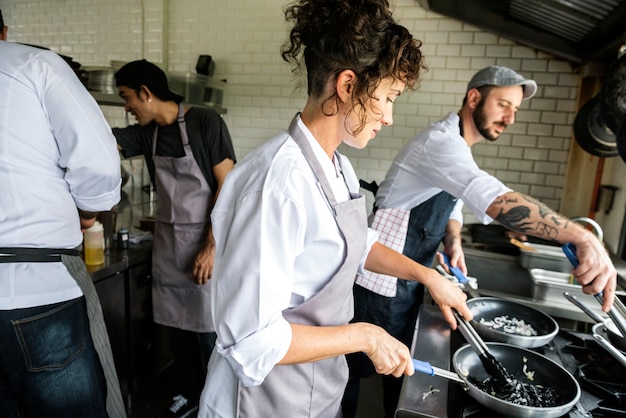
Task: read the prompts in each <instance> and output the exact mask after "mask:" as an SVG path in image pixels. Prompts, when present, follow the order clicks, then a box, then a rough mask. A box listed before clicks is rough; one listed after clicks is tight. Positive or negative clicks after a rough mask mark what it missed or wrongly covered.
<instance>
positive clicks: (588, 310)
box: [563, 292, 609, 324]
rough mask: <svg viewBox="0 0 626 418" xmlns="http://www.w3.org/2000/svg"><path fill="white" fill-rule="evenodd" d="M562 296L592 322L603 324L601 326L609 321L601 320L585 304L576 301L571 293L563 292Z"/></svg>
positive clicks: (600, 317)
mask: <svg viewBox="0 0 626 418" xmlns="http://www.w3.org/2000/svg"><path fill="white" fill-rule="evenodd" d="M563 296H565V298H566V299H567V300H569V301H570V302H572V303H573V304H574V305H576V306H578V307H579V308H580V309H581V310H582V311H583V312H584V313H585V314H587V316H588V317H589V318H591V319H593V320H594V321H596V322H598V323H603V324H604V323H606V322H607V321H609V319H608V318H603V317H602V316H601V315H600V314H598V313H597V312H596V311H594V310H593V309H591V308H590V307H589V306H587V305H586V304H584V303H583V302H581V301H580V300H578V298H577V297H576V296H574V295H572V294H571V293H569V292H563Z"/></svg>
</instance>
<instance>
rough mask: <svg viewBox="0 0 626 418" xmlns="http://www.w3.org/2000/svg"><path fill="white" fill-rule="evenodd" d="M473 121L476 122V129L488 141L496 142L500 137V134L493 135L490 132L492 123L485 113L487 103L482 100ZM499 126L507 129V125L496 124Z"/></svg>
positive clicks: (502, 123)
mask: <svg viewBox="0 0 626 418" xmlns="http://www.w3.org/2000/svg"><path fill="white" fill-rule="evenodd" d="M472 119H473V120H474V125H476V129H478V132H479V133H480V134H481V135H482V136H483V138H485V139H486V140H487V141H491V142H493V141H496V140H497V139H498V138H499V137H500V134H499V133H496V132H494V133H491V132H489V127H490V125H491V123H489V118H488V117H487V113H486V112H485V101H484V100H481V101H480V102H479V103H478V106H476V110H475V111H474V113H473V115H472ZM494 123H495V124H497V125H500V126H502V127H503V128H506V127H507V124H506V123H504V122H494Z"/></svg>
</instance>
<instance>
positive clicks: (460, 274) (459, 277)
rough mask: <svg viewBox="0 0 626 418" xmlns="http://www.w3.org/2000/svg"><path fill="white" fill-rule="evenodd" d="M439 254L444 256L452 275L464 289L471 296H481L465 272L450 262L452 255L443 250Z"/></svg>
mask: <svg viewBox="0 0 626 418" xmlns="http://www.w3.org/2000/svg"><path fill="white" fill-rule="evenodd" d="M439 254H441V255H442V256H443V261H444V262H445V263H446V266H448V269H449V270H450V273H452V275H453V276H454V277H456V279H457V280H458V281H459V283H461V284H462V285H463V291H464V292H465V293H467V294H468V295H469V296H470V297H471V298H478V297H480V294H479V293H478V291H477V290H476V289H474V288H473V287H472V286H471V285H470V282H469V279H468V278H467V276H465V274H463V272H462V271H461V269H460V268H458V267H452V265H451V264H450V256H448V254H446V253H444V252H443V251H441V252H440V253H439Z"/></svg>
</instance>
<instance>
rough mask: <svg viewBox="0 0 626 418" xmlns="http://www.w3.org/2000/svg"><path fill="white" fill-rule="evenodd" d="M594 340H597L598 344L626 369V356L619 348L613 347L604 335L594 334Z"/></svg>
mask: <svg viewBox="0 0 626 418" xmlns="http://www.w3.org/2000/svg"><path fill="white" fill-rule="evenodd" d="M592 335H593V338H595V339H596V341H597V342H598V344H600V345H601V346H602V347H603V348H604V349H605V350H606V351H608V352H609V353H610V354H611V355H612V356H613V357H615V359H616V360H617V361H619V362H620V363H621V365H622V366H624V367H626V356H625V355H624V354H623V353H622V352H621V351H619V350H618V349H617V348H615V347H614V346H613V344H611V343H610V342H608V341H607V340H606V338H604V337H603V336H602V335H600V334H596V333H595V332H594V333H593V334H592Z"/></svg>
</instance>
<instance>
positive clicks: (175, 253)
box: [152, 104, 213, 333]
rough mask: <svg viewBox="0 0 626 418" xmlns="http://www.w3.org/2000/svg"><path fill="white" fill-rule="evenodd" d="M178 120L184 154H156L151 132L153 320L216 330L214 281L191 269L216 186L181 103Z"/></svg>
mask: <svg viewBox="0 0 626 418" xmlns="http://www.w3.org/2000/svg"><path fill="white" fill-rule="evenodd" d="M178 126H179V128H180V136H181V140H182V143H183V149H184V151H185V156H183V157H180V158H174V157H164V156H159V155H156V142H157V129H158V128H155V129H154V133H153V135H152V159H153V160H154V166H155V176H156V182H155V183H156V192H157V211H156V222H155V228H154V245H153V247H152V275H153V279H154V281H153V285H152V300H153V315H154V322H156V323H159V324H162V325H166V326H171V327H175V328H179V329H183V330H186V331H193V332H199V333H201V332H212V331H213V329H212V321H211V309H210V289H211V287H210V286H208V285H198V284H196V283H195V282H194V281H193V277H192V270H193V263H194V261H195V258H196V256H197V255H198V252H199V251H200V249H201V248H202V246H203V245H205V242H206V239H207V236H208V228H209V223H210V214H211V209H212V207H213V192H212V190H211V187H210V186H209V184H208V183H207V181H206V178H205V177H204V175H203V174H202V171H201V170H200V167H199V166H198V163H197V162H196V160H195V158H194V156H193V152H192V150H191V147H190V145H189V137H188V136H187V127H186V125H185V116H184V109H183V106H182V104H181V105H179V110H178Z"/></svg>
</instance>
